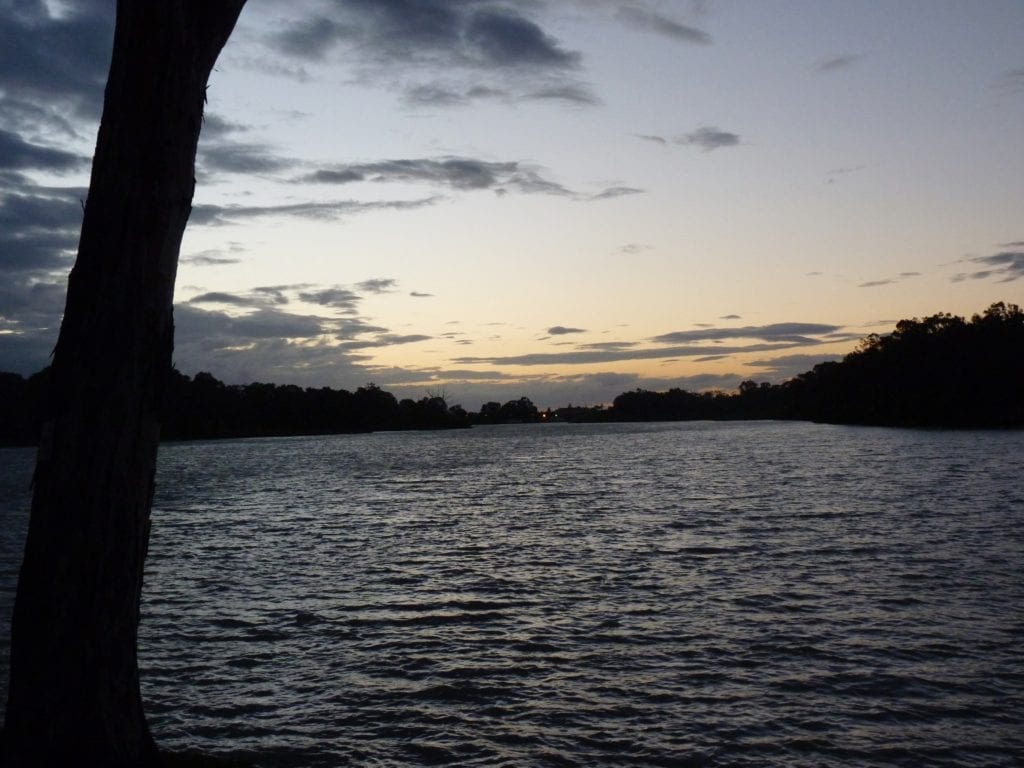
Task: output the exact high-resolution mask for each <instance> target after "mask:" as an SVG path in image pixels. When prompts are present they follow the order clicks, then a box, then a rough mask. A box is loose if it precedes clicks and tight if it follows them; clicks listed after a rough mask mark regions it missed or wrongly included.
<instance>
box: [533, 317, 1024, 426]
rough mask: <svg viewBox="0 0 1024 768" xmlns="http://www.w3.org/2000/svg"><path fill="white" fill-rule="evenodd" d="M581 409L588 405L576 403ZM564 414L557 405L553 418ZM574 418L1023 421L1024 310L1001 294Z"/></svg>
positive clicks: (619, 400) (625, 397)
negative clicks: (715, 385) (807, 363)
mask: <svg viewBox="0 0 1024 768" xmlns="http://www.w3.org/2000/svg"><path fill="white" fill-rule="evenodd" d="M577 410H579V409H577ZM560 417H561V413H560V411H555V412H553V414H552V418H554V419H558V418H560ZM568 419H569V420H575V421H681V420H689V419H800V420H809V421H820V422H828V423H833V424H870V425H884V426H915V427H1021V426H1024V312H1022V311H1021V308H1020V307H1019V306H1017V305H1015V304H1004V303H1002V302H999V303H997V304H993V305H992V306H991V307H989V308H988V309H987V310H985V312H984V313H983V314H981V315H974V316H973V317H972V318H971V319H970V320H969V321H965V320H964V319H963V318H962V317H956V316H954V315H950V314H945V313H940V314H937V315H932V316H931V317H926V318H924V319H923V320H918V319H916V318H915V319H913V320H901V321H900V322H899V323H898V324H897V325H896V330H895V331H894V332H893V333H891V334H888V335H885V336H879V335H878V334H871V335H870V336H868V337H867V338H865V339H864V340H863V341H861V343H860V346H859V347H858V348H857V349H856V350H855V351H854V352H851V353H850V354H848V355H847V356H846V357H845V358H844V359H843V360H842V361H841V362H828V363H820V364H819V365H816V366H814V368H812V369H811V370H810V371H808V372H806V373H802V374H800V375H799V376H797V377H795V378H793V379H790V380H789V381H787V382H785V383H783V384H777V385H773V384H768V383H762V384H757V383H756V382H753V381H745V382H743V383H742V384H741V385H740V388H739V392H737V393H722V392H717V393H700V394H696V393H692V392H687V391H685V390H682V389H670V390H669V391H667V392H649V391H645V390H636V391H634V392H625V393H623V394H621V395H619V396H618V397H616V398H615V401H614V402H613V404H612V407H611V408H609V409H604V408H596V409H589V410H584V411H583V412H577V413H575V414H572V415H570V416H568Z"/></svg>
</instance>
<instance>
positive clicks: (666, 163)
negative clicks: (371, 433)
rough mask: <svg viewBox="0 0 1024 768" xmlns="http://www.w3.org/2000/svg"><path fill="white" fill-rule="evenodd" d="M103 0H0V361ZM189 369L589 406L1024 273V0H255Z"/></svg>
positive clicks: (16, 349)
mask: <svg viewBox="0 0 1024 768" xmlns="http://www.w3.org/2000/svg"><path fill="white" fill-rule="evenodd" d="M113 7H114V3H113V2H112V0H75V1H74V2H71V1H70V0H69V1H68V2H41V1H40V2H36V1H35V0H0V370H8V371H11V370H13V371H18V372H20V373H23V374H28V373H31V372H34V371H36V370H38V369H40V368H41V367H42V366H44V365H45V364H46V362H47V359H48V355H49V353H50V350H51V349H52V348H53V344H54V342H55V340H56V334H57V329H58V327H59V322H60V313H61V310H62V308H63V295H64V285H65V282H66V275H67V272H68V270H69V269H70V265H71V263H72V261H73V258H74V251H75V247H76V244H77V234H78V227H79V225H80V223H81V202H80V201H81V200H82V199H84V198H85V196H86V187H87V185H88V170H89V162H90V157H91V152H92V147H93V144H94V141H95V134H96V128H97V125H98V119H99V113H100V109H101V106H102V91H103V84H104V81H105V79H106V68H107V64H108V62H109V55H110V42H111V39H112V33H113ZM197 179H198V182H199V183H198V188H197V192H196V197H195V201H194V210H193V215H192V219H191V222H190V224H189V229H188V231H187V232H186V235H185V242H184V245H183V248H182V254H181V261H180V267H179V271H178V281H177V293H176V302H177V303H176V308H175V319H176V325H177V341H176V351H175V361H176V364H177V366H178V368H179V369H180V370H181V371H182V372H184V373H187V374H194V373H196V372H197V371H200V370H206V371H210V372H212V373H213V374H214V375H215V376H217V377H218V378H220V379H222V380H225V381H227V382H230V383H245V382H249V381H254V380H260V381H271V382H275V383H282V384H283V383H296V384H301V385H303V386H324V385H326V386H331V387H344V388H347V389H354V388H356V387H358V386H360V385H363V384H366V383H368V382H375V383H376V384H378V385H380V386H382V387H384V388H385V389H388V390H391V391H393V392H395V393H396V394H397V395H398V396H399V397H414V398H418V397H422V396H423V395H425V394H426V393H427V392H428V391H431V392H437V391H443V392H444V393H445V394H446V395H447V396H448V399H449V401H450V402H460V403H462V404H463V405H464V406H465V407H467V408H470V409H474V410H475V409H477V408H479V406H480V404H481V403H483V402H484V401H486V400H499V401H504V400H508V399H510V398H513V397H519V396H521V395H526V396H528V397H530V398H531V399H533V400H534V402H535V403H537V404H538V405H541V406H547V405H550V406H557V405H564V404H567V403H570V402H571V403H574V404H595V403H599V402H608V401H610V400H611V398H613V397H614V396H615V395H616V394H618V393H619V392H622V391H624V390H628V389H634V388H636V387H643V388H648V389H665V388H668V387H683V388H686V389H691V390H699V389H708V388H722V389H730V388H734V387H736V386H737V385H738V384H739V382H740V381H742V380H744V379H755V380H757V381H773V382H778V381H782V380H784V379H787V378H789V377H791V376H793V375H795V374H797V373H800V372H802V371H805V370H807V369H808V368H810V367H811V366H813V365H814V364H815V363H817V362H820V361H822V360H827V359H837V357H839V356H841V355H842V354H844V353H845V352H848V351H850V350H851V349H852V348H854V347H855V346H856V343H857V340H858V339H860V338H862V337H863V336H864V335H866V334H868V333H872V332H879V333H884V332H887V331H889V330H891V328H892V326H893V324H894V323H895V322H896V321H897V320H899V319H901V318H904V317H914V316H917V317H921V316H924V315H929V314H934V313H936V312H939V311H948V312H953V313H955V314H960V315H967V316H969V315H971V314H973V313H975V312H980V311H982V310H983V309H984V308H985V307H987V306H988V305H989V304H991V303H992V302H994V301H999V300H1003V301H1012V302H1016V303H1021V302H1022V301H1024V3H1022V2H1021V1H1020V0H963V1H962V2H948V1H945V0H888V1H886V0H870V1H868V0H806V1H805V2H795V1H794V2H784V1H778V2H777V1H775V0H764V2H754V1H752V0H704V1H703V2H691V1H690V0H663V1H661V2H658V1H656V0H648V1H645V0H631V1H630V2H617V1H614V0H518V1H517V0H509V1H506V2H491V1H490V0H344V1H342V0H336V1H331V0H298V1H293V2H288V3H284V2H273V0H249V3H248V5H247V7H246V8H245V10H244V11H243V13H242V18H241V20H240V22H239V26H238V27H237V29H236V31H235V34H234V36H233V37H232V39H231V41H230V42H229V44H228V46H227V48H225V50H224V52H223V54H222V55H221V58H220V61H219V63H218V66H217V69H216V71H215V73H214V75H213V78H212V79H211V85H210V89H209V106H208V115H207V122H206V126H205V128H204V131H203V136H202V139H201V142H200V156H199V160H198V168H197Z"/></svg>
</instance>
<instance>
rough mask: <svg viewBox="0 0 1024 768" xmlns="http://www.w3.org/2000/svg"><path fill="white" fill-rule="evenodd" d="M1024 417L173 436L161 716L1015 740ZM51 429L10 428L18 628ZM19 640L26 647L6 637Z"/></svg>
mask: <svg viewBox="0 0 1024 768" xmlns="http://www.w3.org/2000/svg"><path fill="white" fill-rule="evenodd" d="M1022 456H1024V432H1022V431H1005V432H998V431H993V432H970V431H965V432H950V431H927V430H896V429H876V428H856V427H837V426H827V425H814V424H806V423H772V422H736V423H711V422H695V423H682V424H611V425H565V424H552V425H521V426H498V427H477V428H474V429H472V430H464V431H456V432H441V433H437V432H434V433H378V434H370V435H344V436H331V437H312V438H310V437H302V438H280V439H257V440H237V441H219V442H206V443H179V444H166V445H163V446H162V447H161V453H160V462H159V472H158V491H157V497H156V501H155V505H154V512H153V521H154V525H153V536H152V542H151V546H150V554H149V560H148V562H147V570H146V586H145V597H144V604H143V620H142V625H141V634H140V665H141V668H142V680H143V696H144V698H145V701H146V708H147V712H148V714H149V718H150V722H151V726H152V729H153V731H154V733H155V734H156V737H157V740H158V742H159V743H160V744H161V745H162V746H164V747H167V748H172V749H177V750H201V751H205V752H209V753H214V754H221V755H224V756H233V757H236V758H241V759H246V760H250V761H252V762H253V763H255V764H256V765H258V766H261V767H264V768H286V767H291V766H294V767H296V768H298V767H300V766H303V767H305V766H309V767H312V766H325V767H326V766H343V765H353V766H417V765H460V766H509V767H511V766H517V767H518V766H599V765H604V766H691V765H692V766H765V765H780V766H851V767H852V766H858V767H859V766H915V768H916V766H922V765H929V766H974V765H976V766H1011V765H1019V764H1021V761H1022V760H1024V575H1022V574H1024V472H1022V458H1021V457H1022ZM32 459H33V453H32V451H28V450H23V449H4V450H2V451H0V514H2V520H0V523H2V529H0V609H2V611H0V624H2V626H0V631H2V636H3V638H4V640H3V643H4V644H3V646H2V648H0V651H2V652H3V653H4V654H6V651H7V633H8V625H9V613H10V603H11V599H12V596H13V589H14V580H15V577H16V569H17V564H18V563H17V561H18V558H19V557H20V552H19V549H20V545H21V539H22V537H23V535H24V528H25V518H26V514H27V513H26V510H27V506H28V492H27V484H28V477H29V475H30V470H31V462H32ZM4 668H6V663H4Z"/></svg>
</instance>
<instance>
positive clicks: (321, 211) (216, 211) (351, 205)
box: [189, 196, 442, 226]
mask: <svg viewBox="0 0 1024 768" xmlns="http://www.w3.org/2000/svg"><path fill="white" fill-rule="evenodd" d="M441 199H442V198H441V197H438V196H433V197H426V198H420V199H418V200H380V201H370V202H366V201H360V200H335V201H328V202H319V201H310V202H302V203H284V204H280V205H215V204H212V203H207V204H200V205H197V206H195V207H193V208H192V216H191V217H190V219H189V221H190V222H191V223H192V224H193V225H199V226H204V225H205V226H211V225H222V224H234V223H238V222H240V221H243V220H246V219H256V218H262V217H272V216H283V217H289V216H294V217H297V218H302V219H323V220H332V219H341V218H344V217H346V216H352V215H356V214H360V213H369V212H372V211H384V210H390V211H408V210H415V209H417V208H424V207H426V206H430V205H434V204H436V203H438V202H440V201H441Z"/></svg>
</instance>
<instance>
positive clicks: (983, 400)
mask: <svg viewBox="0 0 1024 768" xmlns="http://www.w3.org/2000/svg"><path fill="white" fill-rule="evenodd" d="M47 380H48V372H47V371H45V370H44V371H41V372H40V373H37V374H34V375H33V376H30V377H28V378H24V377H22V376H19V375H18V374H15V373H0V445H30V444H33V443H35V441H36V439H37V437H38V435H39V427H40V413H41V405H42V402H43V398H44V396H45V392H46V384H47ZM691 419H799V420H810V421H821V422H830V423H836V424H873V425H889V426H936V427H1024V311H1022V310H1021V308H1020V307H1019V306H1017V305H1015V304H1004V303H1002V302H1000V303H997V304H993V305H992V306H991V307H989V308H988V309H987V310H985V312H984V313H983V314H981V315H974V316H973V317H972V318H971V319H970V320H964V319H963V318H961V317H956V316H954V315H950V314H945V313H940V314H937V315H932V316H931V317H926V318H924V319H923V320H918V319H913V320H901V321H900V322H899V323H898V324H897V325H896V329H895V330H894V331H893V332H892V333H891V334H888V335H884V336H880V335H877V334H871V335H870V336H868V337H867V338H865V339H864V340H863V341H862V342H861V343H860V346H859V347H858V348H857V349H856V350H855V351H854V352H851V353H850V354H848V355H847V356H846V357H845V358H844V359H843V360H842V361H841V362H830V363H821V364H819V365H816V366H814V368H812V369H811V370H810V371H807V372H806V373H802V374H800V375H799V376H797V377H795V378H793V379H790V380H789V381H787V382H785V383H783V384H768V383H761V384H758V383H756V382H754V381H745V382H743V383H742V384H741V385H740V387H739V391H738V392H734V393H727V392H701V393H694V392H687V391H686V390H683V389H670V390H668V391H667V392H650V391H647V390H640V389H638V390H635V391H633V392H624V393H622V394H621V395H619V396H618V397H616V398H615V400H614V402H613V403H612V405H611V407H608V408H606V407H604V406H596V407H592V408H587V407H580V406H567V407H564V408H558V409H555V410H551V409H548V410H546V411H544V412H541V411H539V410H538V409H537V407H536V406H535V405H534V404H533V403H532V402H531V401H530V399H529V398H526V397H521V398H519V399H518V400H510V401H508V402H507V403H504V404H501V403H497V402H489V403H485V404H484V405H483V406H482V407H481V409H480V411H479V413H467V412H466V411H465V410H463V409H462V408H461V407H460V406H457V405H456V406H452V407H449V406H448V404H447V403H446V402H445V398H444V397H442V396H427V397H423V398H421V399H419V400H411V399H405V400H398V399H397V398H396V397H395V396H394V395H392V394H391V393H390V392H386V391H384V390H383V389H381V388H380V387H377V386H375V385H373V384H368V385H366V386H365V387H360V388H359V389H357V390H356V391H355V392H348V391H346V390H334V389H329V388H327V387H324V388H322V389H312V388H310V389H303V388H301V387H297V386H293V385H275V384H258V383H257V384H246V385H226V384H224V383H222V382H220V381H218V380H217V379H215V378H214V377H213V376H212V375H210V374H209V373H197V374H196V375H195V377H193V378H189V377H188V376H184V375H182V374H181V373H178V372H177V371H174V372H173V373H172V376H171V380H170V382H169V383H168V387H167V395H166V407H165V413H164V418H163V427H162V435H163V437H164V438H165V439H171V440H196V439H207V438H222V437H256V436H270V435H310V434H330V433H340V432H366V431H373V430H388V429H450V428H453V427H466V426H470V425H471V424H510V423H512V424H528V423H533V422H541V421H685V420H691Z"/></svg>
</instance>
